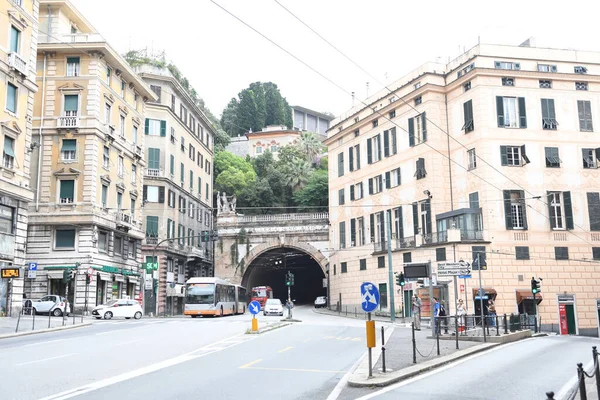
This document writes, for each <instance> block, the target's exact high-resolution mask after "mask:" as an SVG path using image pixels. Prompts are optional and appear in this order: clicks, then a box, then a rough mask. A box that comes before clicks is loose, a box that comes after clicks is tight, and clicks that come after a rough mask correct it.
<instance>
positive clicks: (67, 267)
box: [44, 265, 77, 269]
mask: <svg viewBox="0 0 600 400" xmlns="http://www.w3.org/2000/svg"><path fill="white" fill-rule="evenodd" d="M74 268H77V267H76V266H75V265H48V266H46V267H44V269H74Z"/></svg>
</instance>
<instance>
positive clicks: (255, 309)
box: [248, 300, 260, 315]
mask: <svg viewBox="0 0 600 400" xmlns="http://www.w3.org/2000/svg"><path fill="white" fill-rule="evenodd" d="M248 310H249V311H250V314H252V315H256V314H258V313H259V312H260V303H259V302H258V301H256V300H254V301H253V302H251V303H250V306H249V307H248Z"/></svg>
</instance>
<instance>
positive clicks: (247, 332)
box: [245, 322, 292, 335]
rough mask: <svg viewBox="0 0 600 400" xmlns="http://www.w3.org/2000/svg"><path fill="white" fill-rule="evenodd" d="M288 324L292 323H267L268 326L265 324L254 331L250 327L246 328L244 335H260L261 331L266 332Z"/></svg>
mask: <svg viewBox="0 0 600 400" xmlns="http://www.w3.org/2000/svg"><path fill="white" fill-rule="evenodd" d="M288 325H292V323H291V322H290V323H275V324H274V325H269V326H265V327H264V328H262V329H259V330H258V331H256V332H252V331H251V330H250V329H248V330H247V331H246V332H245V334H246V335H260V334H261V333H267V332H269V331H274V330H275V329H279V328H283V327H286V326H288Z"/></svg>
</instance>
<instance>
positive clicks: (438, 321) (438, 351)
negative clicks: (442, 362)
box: [435, 317, 440, 356]
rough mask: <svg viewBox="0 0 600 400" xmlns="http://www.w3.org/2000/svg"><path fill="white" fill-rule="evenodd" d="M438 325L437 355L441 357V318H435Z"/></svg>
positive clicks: (436, 336)
mask: <svg viewBox="0 0 600 400" xmlns="http://www.w3.org/2000/svg"><path fill="white" fill-rule="evenodd" d="M435 319H436V322H437V324H436V325H435V339H436V342H437V355H438V356H439V355H440V325H439V323H440V317H435Z"/></svg>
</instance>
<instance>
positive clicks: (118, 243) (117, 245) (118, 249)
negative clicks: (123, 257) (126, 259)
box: [113, 236, 123, 255]
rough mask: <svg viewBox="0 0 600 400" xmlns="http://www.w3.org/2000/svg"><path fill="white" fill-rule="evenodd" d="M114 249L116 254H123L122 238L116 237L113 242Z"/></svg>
mask: <svg viewBox="0 0 600 400" xmlns="http://www.w3.org/2000/svg"><path fill="white" fill-rule="evenodd" d="M113 248H114V251H115V254H119V255H120V254H123V238H122V237H120V236H115V238H114V241H113Z"/></svg>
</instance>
